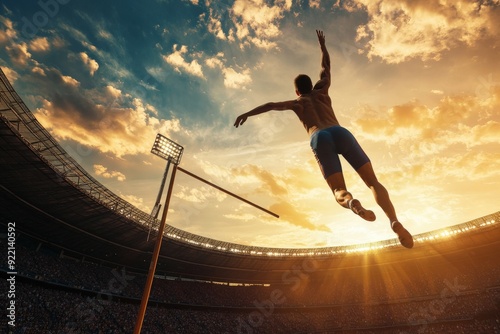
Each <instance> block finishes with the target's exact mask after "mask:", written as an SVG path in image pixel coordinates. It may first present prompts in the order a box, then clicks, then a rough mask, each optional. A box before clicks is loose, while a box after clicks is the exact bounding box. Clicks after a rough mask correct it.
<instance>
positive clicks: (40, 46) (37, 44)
mask: <svg viewBox="0 0 500 334" xmlns="http://www.w3.org/2000/svg"><path fill="white" fill-rule="evenodd" d="M29 48H30V50H31V51H34V52H45V51H48V50H49V49H50V44H49V40H48V39H47V37H38V38H35V39H33V40H32V41H31V42H30V46H29Z"/></svg>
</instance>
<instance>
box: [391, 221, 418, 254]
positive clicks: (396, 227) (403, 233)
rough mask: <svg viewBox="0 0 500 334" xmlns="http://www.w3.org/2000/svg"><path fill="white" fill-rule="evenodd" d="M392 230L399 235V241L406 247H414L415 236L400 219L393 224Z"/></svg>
mask: <svg viewBox="0 0 500 334" xmlns="http://www.w3.org/2000/svg"><path fill="white" fill-rule="evenodd" d="M391 227H392V230H393V231H394V233H396V234H397V235H398V239H399V242H400V243H401V245H403V246H404V247H406V248H413V237H412V236H411V234H410V232H408V231H407V230H406V229H405V228H404V227H403V224H401V223H400V222H398V221H394V222H392V224H391Z"/></svg>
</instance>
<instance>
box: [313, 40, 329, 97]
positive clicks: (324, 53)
mask: <svg viewBox="0 0 500 334" xmlns="http://www.w3.org/2000/svg"><path fill="white" fill-rule="evenodd" d="M316 35H317V36H318V42H319V45H320V47H321V72H320V74H319V76H320V81H318V82H317V83H316V85H315V86H314V88H315V89H319V88H322V87H325V86H327V87H329V86H330V54H329V53H328V50H327V49H326V41H325V35H324V34H323V31H321V30H316Z"/></svg>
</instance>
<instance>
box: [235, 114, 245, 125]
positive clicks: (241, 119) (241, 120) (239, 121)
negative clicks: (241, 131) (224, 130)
mask: <svg viewBox="0 0 500 334" xmlns="http://www.w3.org/2000/svg"><path fill="white" fill-rule="evenodd" d="M247 118H248V116H247V115H246V113H245V114H241V115H239V116H238V117H237V118H236V121H235V122H234V126H235V127H238V126H240V125H243V123H245V122H246V120H247Z"/></svg>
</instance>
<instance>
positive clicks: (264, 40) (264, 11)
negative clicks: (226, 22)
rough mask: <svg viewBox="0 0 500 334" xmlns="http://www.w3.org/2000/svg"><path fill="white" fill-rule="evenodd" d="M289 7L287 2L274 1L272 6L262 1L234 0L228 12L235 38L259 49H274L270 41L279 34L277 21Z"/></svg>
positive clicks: (289, 4) (274, 44) (290, 3)
mask: <svg viewBox="0 0 500 334" xmlns="http://www.w3.org/2000/svg"><path fill="white" fill-rule="evenodd" d="M291 7H292V2H291V1H289V0H286V1H276V2H275V4H274V5H272V6H269V5H267V4H266V3H264V1H262V0H236V1H235V2H234V4H233V7H232V8H231V11H230V15H231V19H232V21H233V24H234V26H235V28H236V36H237V37H238V38H239V39H240V40H242V41H243V43H245V42H249V43H252V44H254V45H256V46H257V47H259V48H263V49H271V48H274V47H276V43H275V42H273V41H272V39H273V38H276V37H278V36H279V35H280V34H281V32H280V27H279V21H280V19H282V18H283V16H284V13H285V12H287V11H290V9H291Z"/></svg>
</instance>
